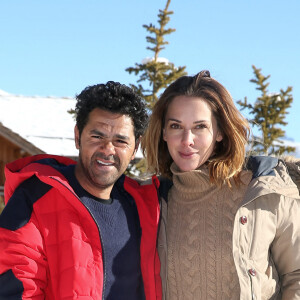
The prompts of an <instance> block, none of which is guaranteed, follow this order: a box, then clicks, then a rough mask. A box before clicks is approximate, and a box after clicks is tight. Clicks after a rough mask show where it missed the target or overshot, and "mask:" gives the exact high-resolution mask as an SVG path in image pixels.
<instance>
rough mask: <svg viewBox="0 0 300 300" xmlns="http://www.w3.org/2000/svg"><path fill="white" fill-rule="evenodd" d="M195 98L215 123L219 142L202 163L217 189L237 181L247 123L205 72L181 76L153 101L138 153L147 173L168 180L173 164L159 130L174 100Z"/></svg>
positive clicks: (241, 163)
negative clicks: (220, 137)
mask: <svg viewBox="0 0 300 300" xmlns="http://www.w3.org/2000/svg"><path fill="white" fill-rule="evenodd" d="M178 96H188V97H198V98H201V99H202V100H204V101H206V102H207V103H208V104H209V106H210V108H211V110H212V113H213V115H214V117H215V118H216V121H217V125H218V129H219V130H220V132H221V134H222V137H223V139H222V141H221V142H218V143H216V146H215V149H214V152H213V155H212V157H210V158H209V160H208V161H207V162H206V163H207V165H208V168H209V176H210V181H211V182H212V183H215V184H217V185H218V186H221V185H222V184H224V183H227V184H228V185H229V186H231V184H230V179H232V178H233V179H234V181H235V182H236V183H238V182H239V173H240V171H241V169H242V166H243V164H244V159H245V151H246V150H245V146H246V143H247V141H248V138H249V134H250V128H249V124H248V121H247V120H246V119H245V118H244V117H243V116H242V115H241V113H240V112H239V111H238V109H237V108H236V106H235V105H234V102H233V100H232V97H231V95H230V94H229V92H228V91H227V90H226V88H225V87H224V86H223V85H221V84H220V83H219V82H218V81H217V80H215V79H213V78H211V77H210V73H209V71H201V72H200V73H198V74H197V75H195V76H183V77H180V78H179V79H177V80H176V81H175V82H173V83H172V84H171V85H170V86H169V87H168V88H167V89H166V90H165V91H164V93H163V94H162V95H161V97H160V98H159V100H158V101H157V102H156V104H155V106H154V108H153V111H152V115H151V116H150V121H149V126H148V128H147V129H146V133H145V135H144V137H143V139H142V143H141V146H142V150H143V153H144V155H145V157H146V160H147V165H148V169H149V171H150V172H154V173H156V174H161V175H163V176H166V177H169V178H171V177H172V173H171V171H170V166H171V164H172V162H173V159H172V157H171V156H170V153H169V151H168V147H167V143H166V142H165V141H164V140H163V128H164V126H165V116H166V114H167V110H168V107H169V105H170V103H171V102H172V101H173V99H174V98H175V97H178Z"/></svg>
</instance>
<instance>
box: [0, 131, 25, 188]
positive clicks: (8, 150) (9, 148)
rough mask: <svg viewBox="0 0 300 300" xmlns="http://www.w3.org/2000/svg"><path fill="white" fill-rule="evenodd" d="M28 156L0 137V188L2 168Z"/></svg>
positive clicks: (2, 177)
mask: <svg viewBox="0 0 300 300" xmlns="http://www.w3.org/2000/svg"><path fill="white" fill-rule="evenodd" d="M29 155H30V154H29V153H27V152H25V151H24V150H22V149H20V147H18V146H16V145H15V144H13V143H12V142H10V141H9V140H7V139H6V138H4V137H3V136H1V135H0V186H2V185H4V181H5V177H4V166H5V165H6V164H7V163H9V162H12V161H14V160H16V159H18V158H22V157H25V156H29Z"/></svg>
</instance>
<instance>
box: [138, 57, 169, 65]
mask: <svg viewBox="0 0 300 300" xmlns="http://www.w3.org/2000/svg"><path fill="white" fill-rule="evenodd" d="M153 60H154V57H145V58H144V59H142V62H141V63H142V65H145V64H147V63H148V62H152V61H153ZM157 62H160V63H164V64H166V65H167V64H169V60H168V59H167V58H164V57H158V58H157Z"/></svg>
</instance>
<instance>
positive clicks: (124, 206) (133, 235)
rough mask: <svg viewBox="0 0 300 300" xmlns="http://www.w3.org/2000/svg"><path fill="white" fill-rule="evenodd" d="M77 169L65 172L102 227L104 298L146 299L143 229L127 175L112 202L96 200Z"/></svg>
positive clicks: (117, 187)
mask: <svg viewBox="0 0 300 300" xmlns="http://www.w3.org/2000/svg"><path fill="white" fill-rule="evenodd" d="M74 171H75V168H74V165H73V166H68V167H65V168H64V169H63V170H62V173H63V174H64V175H65V177H66V178H67V180H68V181H69V183H70V185H71V187H72V188H73V189H74V191H75V193H76V194H77V196H78V197H79V198H80V200H81V201H82V203H83V204H84V205H85V206H86V207H87V209H88V210H89V212H90V213H91V215H92V216H93V218H94V220H95V222H96V223H97V225H98V228H99V232H100V238H101V244H102V249H103V262H104V263H103V266H104V283H103V295H104V299H130V300H141V299H145V296H144V288H143V280H142V274H141V266H140V239H141V228H140V223H139V217H138V212H137V208H136V205H135V202H134V200H133V199H132V197H131V196H130V195H129V194H128V193H127V192H126V191H125V190H124V188H123V183H124V176H122V177H121V178H120V179H119V180H118V181H117V182H116V183H115V185H114V187H113V189H112V192H111V200H103V199H99V198H96V197H94V196H93V195H91V194H89V193H88V192H87V191H86V190H84V189H83V188H82V187H81V185H80V184H79V182H78V181H77V179H76V177H75V173H74Z"/></svg>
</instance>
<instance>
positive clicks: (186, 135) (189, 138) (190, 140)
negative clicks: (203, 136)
mask: <svg viewBox="0 0 300 300" xmlns="http://www.w3.org/2000/svg"><path fill="white" fill-rule="evenodd" d="M181 142H182V144H184V145H185V146H191V145H194V134H193V133H192V130H184V132H183V136H182V141H181Z"/></svg>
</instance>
